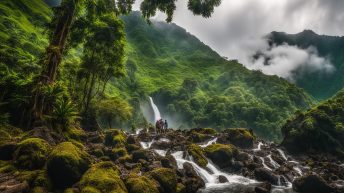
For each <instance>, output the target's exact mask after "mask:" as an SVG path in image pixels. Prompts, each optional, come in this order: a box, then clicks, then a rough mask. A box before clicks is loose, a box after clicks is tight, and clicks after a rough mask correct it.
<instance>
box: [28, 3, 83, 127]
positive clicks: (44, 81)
mask: <svg viewBox="0 0 344 193" xmlns="http://www.w3.org/2000/svg"><path fill="white" fill-rule="evenodd" d="M76 3H77V0H63V2H62V6H61V7H60V8H59V9H60V10H59V12H58V13H57V22H56V28H55V31H54V33H53V35H52V38H51V41H50V44H49V46H48V48H47V49H46V54H45V55H46V58H45V59H44V60H43V70H42V73H41V76H40V78H39V80H38V83H37V87H36V90H35V91H34V96H33V107H32V112H33V120H32V123H35V122H37V121H38V122H40V121H41V120H42V118H43V115H44V114H50V112H49V111H50V110H51V108H49V106H51V104H46V103H45V97H44V95H43V93H42V92H43V87H44V86H46V85H49V84H52V83H54V82H55V79H56V74H57V70H58V66H59V64H60V63H61V59H62V55H63V51H64V48H65V45H66V42H67V38H68V34H69V30H70V28H71V25H72V23H73V19H74V14H75V9H76Z"/></svg>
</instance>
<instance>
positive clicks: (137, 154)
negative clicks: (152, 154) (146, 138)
mask: <svg viewBox="0 0 344 193" xmlns="http://www.w3.org/2000/svg"><path fill="white" fill-rule="evenodd" d="M132 159H133V161H134V162H137V161H138V160H140V159H143V160H146V161H148V152H147V151H146V150H143V149H142V150H135V151H133V152H132Z"/></svg>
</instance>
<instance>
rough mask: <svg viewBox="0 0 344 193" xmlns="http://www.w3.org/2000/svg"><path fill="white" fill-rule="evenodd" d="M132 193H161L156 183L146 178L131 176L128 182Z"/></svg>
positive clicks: (127, 184)
mask: <svg viewBox="0 0 344 193" xmlns="http://www.w3.org/2000/svg"><path fill="white" fill-rule="evenodd" d="M126 186H127V188H128V191H129V192H130V193H159V190H158V186H157V184H156V182H155V181H154V180H152V179H149V178H148V177H146V176H133V175H132V176H130V177H129V178H128V179H127V180H126Z"/></svg>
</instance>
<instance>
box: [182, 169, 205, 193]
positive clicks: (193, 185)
mask: <svg viewBox="0 0 344 193" xmlns="http://www.w3.org/2000/svg"><path fill="white" fill-rule="evenodd" d="M181 172H182V175H183V178H182V181H183V184H184V185H185V189H186V192H190V193H193V192H197V190H199V189H201V188H203V187H205V183H204V181H203V180H202V178H200V177H199V176H198V174H197V172H196V171H195V170H194V168H193V166H192V165H191V164H190V163H187V162H185V163H184V164H183V170H182V171H181Z"/></svg>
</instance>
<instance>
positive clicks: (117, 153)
mask: <svg viewBox="0 0 344 193" xmlns="http://www.w3.org/2000/svg"><path fill="white" fill-rule="evenodd" d="M127 155H128V152H127V150H126V149H125V148H123V147H119V148H113V149H112V151H111V158H112V159H113V160H116V159H119V158H121V157H124V156H127Z"/></svg>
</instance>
